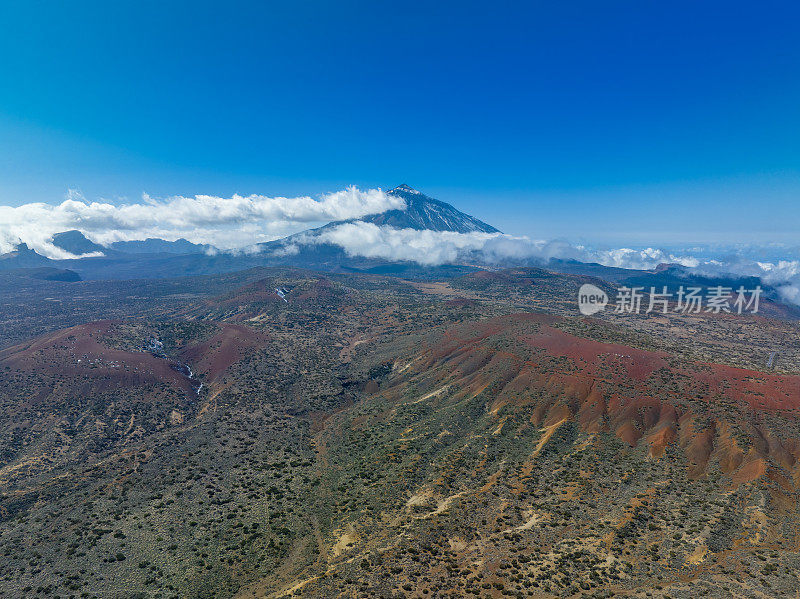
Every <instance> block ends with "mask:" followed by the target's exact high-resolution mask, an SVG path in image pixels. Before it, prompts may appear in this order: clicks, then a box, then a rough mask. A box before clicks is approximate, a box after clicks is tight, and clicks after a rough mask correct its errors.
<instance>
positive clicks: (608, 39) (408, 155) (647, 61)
mask: <svg viewBox="0 0 800 599" xmlns="http://www.w3.org/2000/svg"><path fill="white" fill-rule="evenodd" d="M798 17H800V8H797V5H796V3H793V2H769V1H767V2H758V3H754V2H737V1H729V2H696V1H695V2H669V3H666V2H647V1H642V0H636V1H630V2H614V1H609V2H602V3H600V2H595V1H591V2H571V3H563V2H559V3H538V2H536V3H506V2H493V3H480V4H479V3H470V2H459V3H450V2H439V3H429V2H424V3H422V2H420V3H415V2H403V3H375V2H369V3H368V2H313V1H309V2H303V3H284V2H282V3H273V2H257V3H256V2H253V3H244V2H226V3H207V2H192V3H184V2H146V1H144V2H143V1H137V2H115V3H108V2H74V3H61V2H6V3H3V5H2V7H0V23H2V24H3V25H2V32H1V33H2V34H1V35H0V73H2V76H0V204H6V205H19V204H22V203H27V202H32V201H45V202H53V203H55V202H59V201H61V200H63V198H64V196H65V194H66V192H67V189H69V188H74V189H79V190H80V191H81V192H82V193H83V195H84V196H85V197H87V198H88V199H99V198H105V199H110V200H114V201H120V202H121V201H125V200H126V199H127V200H128V201H135V200H136V201H138V199H139V198H140V196H141V194H142V193H143V192H147V193H149V194H150V195H152V196H157V197H164V196H169V195H173V194H181V195H193V194H212V195H220V196H229V195H231V194H233V193H242V194H250V193H263V194H271V195H275V194H285V195H295V194H319V193H323V192H327V191H334V190H337V189H342V188H343V187H344V186H346V185H349V184H356V185H358V186H360V187H364V188H368V187H376V186H381V187H384V188H387V187H392V186H394V185H396V184H399V183H401V182H407V183H409V184H410V185H412V186H414V187H417V188H418V189H421V190H422V191H425V192H426V193H428V194H429V195H433V196H435V197H438V198H440V199H443V200H446V201H450V202H452V203H454V204H455V205H456V206H457V207H459V208H461V209H463V210H465V211H467V212H470V213H472V214H475V215H476V216H478V217H480V218H482V219H484V220H486V221H488V222H490V223H492V224H494V225H496V226H497V227H499V228H501V229H503V230H504V231H506V232H509V233H512V234H527V235H530V236H533V237H547V238H550V237H566V238H569V239H572V240H589V241H600V242H608V243H614V242H620V243H668V242H674V243H681V242H691V241H709V242H731V243H733V242H737V241H751V242H767V241H784V242H792V241H793V240H794V239H796V237H797V228H798V224H799V223H800V207H799V206H800V202H798V197H799V196H800V193H799V192H800V36H798V35H797V29H796V27H797V23H798Z"/></svg>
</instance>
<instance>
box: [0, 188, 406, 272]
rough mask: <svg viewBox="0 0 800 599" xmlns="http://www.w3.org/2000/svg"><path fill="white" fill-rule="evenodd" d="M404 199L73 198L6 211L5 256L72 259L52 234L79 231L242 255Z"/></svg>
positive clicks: (109, 239) (347, 194)
mask: <svg viewBox="0 0 800 599" xmlns="http://www.w3.org/2000/svg"><path fill="white" fill-rule="evenodd" d="M403 208H405V202H404V200H403V199H402V198H399V197H396V196H393V195H389V194H386V193H384V192H383V191H382V190H380V189H370V190H366V191H362V190H359V189H358V188H356V187H348V188H347V189H344V190H341V191H337V192H334V193H329V194H326V195H323V196H322V197H320V198H318V199H315V198H312V197H309V196H301V197H295V198H285V197H268V196H262V195H250V196H240V195H234V196H232V197H230V198H221V197H216V196H208V195H198V196H194V197H184V196H175V197H171V198H167V199H165V200H156V199H153V198H151V197H149V196H147V195H145V196H143V198H142V201H141V202H138V203H131V204H121V205H115V204H111V203H108V202H89V201H87V200H86V199H84V198H83V197H82V196H81V195H80V194H78V193H75V192H70V194H69V196H68V198H67V199H66V200H64V201H63V202H61V203H60V204H57V205H52V204H45V203H32V204H23V205H22V206H18V207H11V206H0V253H3V252H8V251H11V249H13V247H14V246H16V245H17V244H19V243H26V244H28V246H29V247H31V248H33V249H34V250H36V251H37V252H39V253H40V254H43V255H45V256H47V257H49V258H55V259H60V258H69V257H72V256H70V255H69V254H67V253H66V252H64V251H63V250H61V249H59V248H57V247H55V246H54V245H53V244H52V243H51V238H52V236H53V234H54V233H58V232H61V231H67V230H71V229H77V230H79V231H81V232H82V233H83V234H84V235H86V236H87V237H88V238H89V239H91V240H92V241H94V242H95V243H99V244H101V245H109V244H111V243H113V242H115V241H130V240H135V239H146V238H148V237H157V238H160V239H165V240H167V241H174V240H176V239H179V238H184V239H188V240H189V241H191V242H193V243H201V244H210V245H213V246H216V247H218V248H223V249H229V248H241V247H245V246H252V245H254V244H257V243H261V242H265V241H271V240H274V239H278V238H280V237H283V236H285V235H288V234H291V233H295V232H297V231H298V230H301V229H305V228H307V227H308V226H310V225H311V224H314V223H325V222H329V221H334V220H346V219H353V218H360V217H363V216H366V215H368V214H376V213H380V212H385V211H386V210H393V209H403Z"/></svg>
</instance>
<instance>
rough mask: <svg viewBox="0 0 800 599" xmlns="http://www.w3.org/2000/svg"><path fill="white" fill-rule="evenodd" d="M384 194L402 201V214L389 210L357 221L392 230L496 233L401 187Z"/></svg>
mask: <svg viewBox="0 0 800 599" xmlns="http://www.w3.org/2000/svg"><path fill="white" fill-rule="evenodd" d="M387 193H389V194H391V195H393V196H397V197H401V198H403V199H404V200H405V201H406V207H405V209H404V210H389V211H387V212H382V213H380V214H373V215H370V216H366V217H364V218H362V219H361V220H363V221H365V222H371V223H375V224H377V225H389V226H392V227H394V228H396V229H419V230H431V231H454V232H457V233H471V232H473V231H480V232H483V233H497V232H498V231H497V229H495V228H494V227H493V226H491V225H488V224H486V223H485V222H483V221H481V220H478V219H477V218H475V217H474V216H470V215H469V214H466V213H464V212H461V211H460V210H457V209H456V208H455V207H453V206H451V205H450V204H448V203H446V202H442V201H439V200H435V199H433V198H430V197H428V196H426V195H425V194H424V193H422V192H421V191H417V190H416V189H414V188H413V187H411V186H409V185H406V184H405V183H403V184H402V185H398V186H397V187H395V188H394V189H390V190H389V191H388V192H387Z"/></svg>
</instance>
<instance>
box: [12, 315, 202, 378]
mask: <svg viewBox="0 0 800 599" xmlns="http://www.w3.org/2000/svg"><path fill="white" fill-rule="evenodd" d="M114 324H115V323H113V322H112V321H101V322H94V323H90V324H84V325H78V326H75V327H70V328H68V329H63V330H61V331H57V332H55V333H51V334H49V335H45V336H43V337H40V338H38V339H36V340H35V341H33V342H30V343H24V344H21V345H16V346H13V347H10V348H7V349H4V350H2V351H0V366H2V367H4V368H7V369H9V370H12V371H22V372H38V373H46V374H51V375H58V376H59V377H61V378H69V379H73V380H75V381H80V380H84V381H86V380H88V381H91V387H92V388H93V389H95V390H99V391H104V390H111V389H114V388H118V387H131V386H136V385H148V384H153V383H163V384H166V385H170V386H173V387H175V388H177V389H180V390H182V391H184V392H186V393H190V392H191V393H194V388H195V382H194V381H192V380H191V379H190V378H189V377H188V376H186V375H185V374H183V373H182V372H181V367H180V365H179V364H177V363H176V362H174V361H171V360H166V359H163V358H159V357H156V356H154V355H152V354H150V353H148V352H146V351H135V350H124V349H116V348H113V347H110V346H109V345H107V344H104V343H103V339H104V338H106V337H107V336H108V335H109V334H110V332H111V331H112V329H113V327H114Z"/></svg>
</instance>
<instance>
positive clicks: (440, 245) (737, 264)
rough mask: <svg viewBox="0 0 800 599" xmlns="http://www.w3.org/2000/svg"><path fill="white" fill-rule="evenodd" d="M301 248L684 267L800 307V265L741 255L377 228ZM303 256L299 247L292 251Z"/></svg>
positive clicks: (316, 239)
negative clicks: (754, 281) (748, 281)
mask: <svg viewBox="0 0 800 599" xmlns="http://www.w3.org/2000/svg"><path fill="white" fill-rule="evenodd" d="M297 242H298V243H299V244H301V245H302V244H319V243H331V244H334V245H338V246H340V247H342V248H343V249H344V250H345V251H346V252H347V253H348V254H349V255H351V256H363V257H368V258H381V259H386V260H406V261H411V262H417V263H418V264H422V265H426V266H434V265H439V264H446V263H467V264H469V263H472V264H493V265H497V266H513V265H519V264H525V263H528V264H529V263H537V262H538V263H546V262H548V261H549V260H551V259H561V260H578V261H581V262H596V263H598V264H602V265H603V266H611V267H618V268H629V269H640V270H649V269H653V268H655V267H656V266H658V265H659V264H665V263H669V264H680V265H682V266H685V267H687V268H689V269H691V272H694V273H696V274H699V275H708V276H722V275H737V276H754V277H759V278H761V280H762V281H763V282H764V283H765V284H767V285H770V286H773V287H775V288H776V289H777V290H778V293H779V294H780V295H781V297H782V299H783V300H784V301H787V302H790V303H794V304H797V305H800V260H777V261H774V262H765V261H759V260H754V259H751V258H746V257H743V256H737V255H726V256H722V255H721V256H720V257H718V258H714V257H709V256H707V255H701V256H695V255H692V254H690V253H688V252H681V251H666V250H662V249H657V248H643V249H633V248H616V249H593V248H589V247H586V246H581V245H573V244H570V243H568V242H566V241H561V240H550V241H543V240H533V239H529V238H527V237H515V236H511V235H504V234H501V233H477V232H476V233H451V232H441V231H416V230H413V229H394V228H392V227H387V226H377V225H375V224H372V223H365V222H360V221H359V222H354V223H346V224H342V225H339V226H337V227H333V228H331V229H328V230H326V231H324V232H323V233H322V234H320V235H318V236H307V237H305V238H301V239H298V240H297ZM286 250H287V251H297V247H296V246H292V247H289V248H286Z"/></svg>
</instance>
